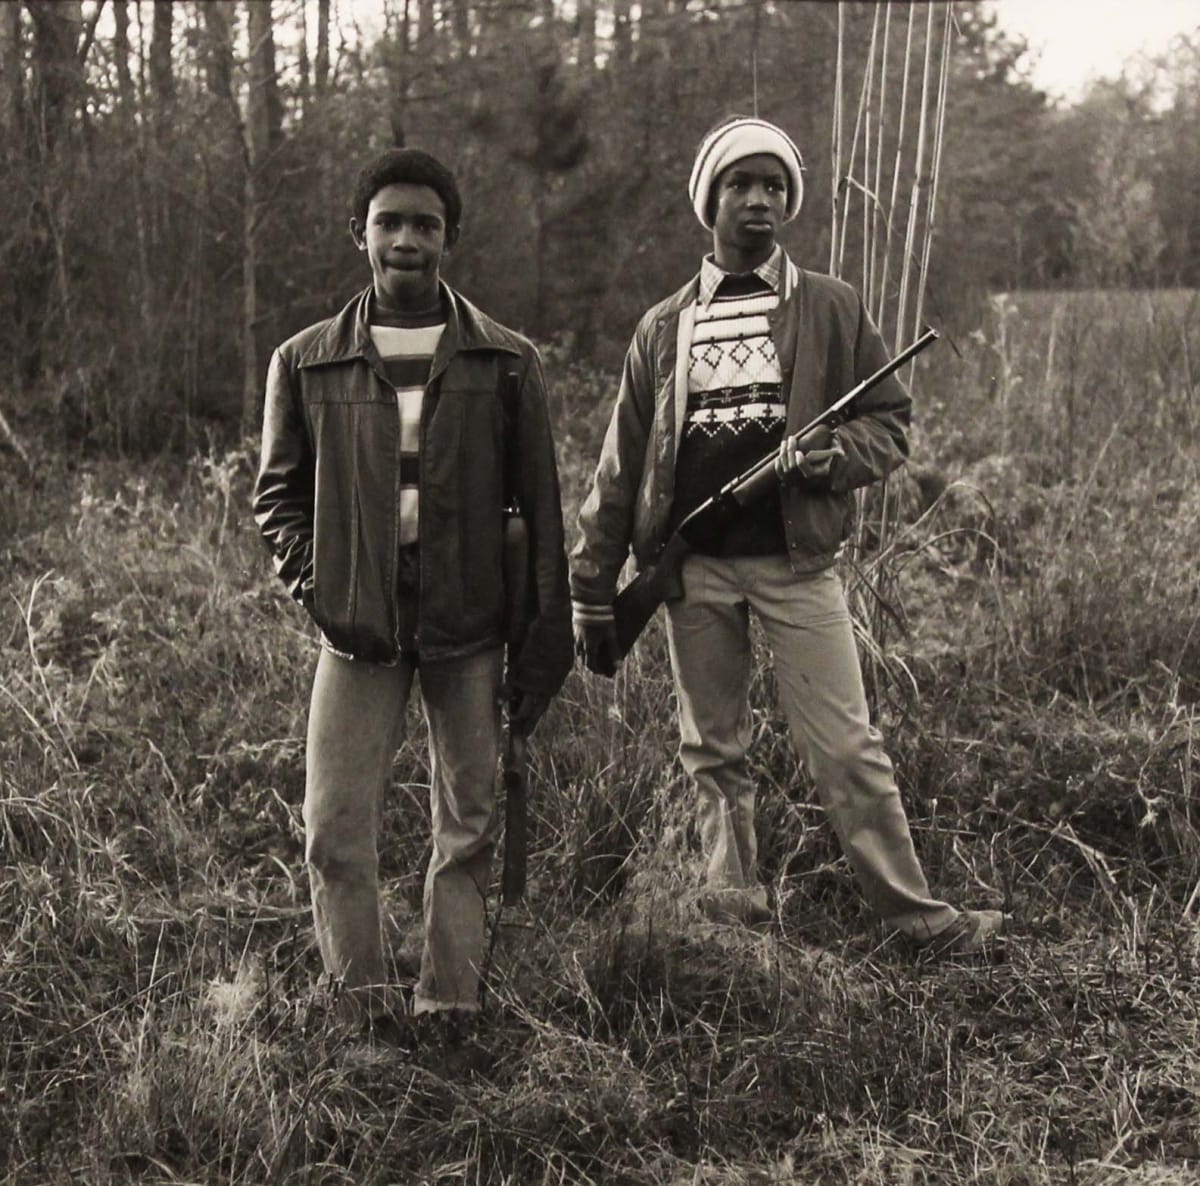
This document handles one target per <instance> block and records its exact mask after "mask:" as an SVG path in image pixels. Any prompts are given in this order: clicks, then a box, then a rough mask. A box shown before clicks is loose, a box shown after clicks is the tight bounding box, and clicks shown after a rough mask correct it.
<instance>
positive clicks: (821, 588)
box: [667, 555, 958, 939]
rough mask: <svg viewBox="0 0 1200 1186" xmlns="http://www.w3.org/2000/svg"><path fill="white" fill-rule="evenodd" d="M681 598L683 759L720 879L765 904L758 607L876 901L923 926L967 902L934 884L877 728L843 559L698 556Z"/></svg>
mask: <svg viewBox="0 0 1200 1186" xmlns="http://www.w3.org/2000/svg"><path fill="white" fill-rule="evenodd" d="M683 583H684V597H683V598H682V600H679V601H675V602H671V603H669V604H668V607H667V609H668V617H667V625H668V638H669V642H670V650H671V664H672V667H673V669H674V673H675V683H676V687H677V689H678V692H679V709H680V714H679V715H680V733H681V738H682V740H681V745H680V751H679V752H680V758H681V759H682V761H683V765H684V768H685V769H686V770H687V772H688V774H689V775H691V777H692V778H693V779H694V781H695V783H696V787H697V790H698V792H699V798H700V833H701V838H702V843H703V848H704V854H705V857H706V859H707V863H708V869H707V876H708V884H709V887H710V889H712V890H718V891H720V890H725V891H730V894H731V895H732V896H734V897H736V896H737V892H738V891H741V892H742V894H743V895H744V896H747V897H748V898H749V899H750V900H751V901H752V902H755V903H760V904H761V905H765V891H764V890H763V889H762V887H761V886H760V885H759V882H758V875H757V859H756V858H757V853H756V850H757V844H756V839H755V832H754V785H753V783H752V781H751V779H750V776H749V773H748V769H747V763H746V750H747V747H748V746H749V743H750V708H749V688H750V676H751V649H750V632H749V623H750V610H751V609H753V610H754V613H755V615H756V616H757V617H758V619H759V621H760V622H761V624H762V627H763V631H764V633H765V635H766V639H767V644H768V646H769V648H770V651H771V656H772V659H773V661H774V666H775V678H776V683H777V685H778V689H779V700H780V707H781V709H782V710H783V714H784V716H785V717H786V719H787V722H788V728H789V730H790V732H791V735H792V740H793V744H794V745H795V747H796V750H797V752H798V753H799V755H800V757H801V759H802V760H803V761H804V762H805V763H806V765H807V766H808V770H809V772H810V774H811V775H812V778H813V781H814V782H815V784H816V788H817V792H818V794H819V796H820V799H821V802H822V804H823V806H824V808H825V810H826V812H827V813H828V815H829V818H830V821H831V822H832V824H833V827H834V829H835V831H836V832H837V835H838V838H839V840H840V841H841V844H842V848H843V850H844V851H845V853H846V856H847V858H848V859H849V861H850V865H851V867H852V868H853V870H854V872H855V875H856V876H857V878H858V882H859V885H860V886H861V887H862V891H863V894H864V895H865V897H866V899H867V901H868V903H869V904H870V905H871V907H872V908H873V909H874V910H875V911H876V913H877V914H878V915H879V916H880V917H881V918H882V919H883V920H884V922H885V923H886V924H887V925H888V926H890V927H892V928H894V929H895V930H898V931H902V932H904V933H905V934H908V935H911V936H913V937H914V938H918V939H927V938H931V937H932V936H934V935H937V934H940V933H941V932H942V931H943V930H945V928H946V927H948V926H950V925H951V924H952V923H953V922H954V921H955V918H956V917H957V914H958V912H957V911H956V910H955V909H954V908H953V907H952V906H949V905H947V904H946V903H945V902H941V901H938V900H937V899H935V898H933V897H931V895H930V892H929V887H928V885H927V884H926V882H925V874H924V873H923V872H922V870H921V864H920V862H919V860H918V859H917V854H916V852H915V850H914V849H913V843H912V837H911V835H910V834H909V830H908V821H907V818H906V816H905V813H904V805H903V804H902V803H901V801H900V793H899V791H898V790H897V788H896V782H895V778H894V776H893V772H892V764H891V762H890V761H889V759H888V757H887V754H885V753H884V751H883V746H882V743H881V738H880V735H879V732H878V731H877V730H876V729H875V728H873V727H872V725H871V723H870V720H869V716H868V710H867V701H866V696H865V694H864V691H863V683H862V671H861V668H860V666H859V661H858V652H857V650H856V647H855V642H854V630H853V626H852V623H851V620H850V614H849V611H848V610H847V608H846V601H845V596H844V594H843V591H842V585H841V581H840V579H839V578H838V576H837V573H836V572H835V571H834V570H833V569H827V570H825V571H824V572H821V573H818V574H816V575H815V576H812V577H806V578H803V579H801V578H798V577H797V576H796V575H795V574H794V573H793V572H792V570H791V567H790V565H789V564H788V561H787V558H786V556H747V557H733V558H720V559H719V558H715V557H710V556H698V555H693V556H690V557H688V559H687V560H686V562H685V563H684V568H683Z"/></svg>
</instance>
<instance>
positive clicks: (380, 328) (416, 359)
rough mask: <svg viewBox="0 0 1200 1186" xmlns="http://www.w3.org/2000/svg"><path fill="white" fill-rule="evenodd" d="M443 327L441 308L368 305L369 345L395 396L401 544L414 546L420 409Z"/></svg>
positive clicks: (416, 522) (443, 317)
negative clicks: (402, 310)
mask: <svg viewBox="0 0 1200 1186" xmlns="http://www.w3.org/2000/svg"><path fill="white" fill-rule="evenodd" d="M445 328H446V314H445V311H444V310H443V309H442V308H441V306H440V305H437V306H435V307H434V308H433V309H431V310H429V311H428V312H426V313H417V314H409V313H400V312H398V311H396V310H393V309H384V308H381V307H380V305H379V303H378V301H372V302H371V341H372V342H374V343H375V349H376V350H377V351H378V352H379V360H380V362H381V363H382V364H383V373H384V375H385V376H386V378H387V381H388V382H389V383H390V384H391V385H392V387H394V388H395V391H396V410H397V413H398V415H399V416H400V507H399V512H400V545H401V546H402V547H404V546H407V545H409V544H415V543H416V542H417V536H418V525H419V519H420V506H419V499H418V485H417V482H418V477H419V475H420V466H421V452H420V450H421V407H422V404H423V403H424V400H425V384H426V383H427V382H428V381H429V370H430V367H431V365H432V363H433V354H434V351H435V350H436V349H437V344H438V342H439V341H440V340H441V337H442V332H443V331H444V330H445Z"/></svg>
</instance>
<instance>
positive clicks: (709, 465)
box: [670, 272, 787, 556]
mask: <svg viewBox="0 0 1200 1186" xmlns="http://www.w3.org/2000/svg"><path fill="white" fill-rule="evenodd" d="M778 303H779V294H778V292H777V291H776V290H775V289H774V288H773V287H772V286H771V285H770V284H769V283H768V282H767V281H766V280H765V279H763V277H762V276H761V275H759V274H758V273H755V272H751V273H749V274H745V275H734V274H730V275H727V276H725V277H724V278H723V279H721V280H720V283H719V284H718V285H717V287H716V292H715V295H714V296H713V297H712V299H711V300H710V301H708V302H707V303H705V302H704V301H703V300H699V301H698V302H697V306H696V325H695V329H694V330H693V332H692V343H691V351H690V354H689V357H688V402H687V415H686V418H685V420H684V425H683V434H682V436H681V438H680V442H679V453H678V455H677V456H676V460H675V497H674V499H673V501H672V507H671V519H670V529H671V530H674V529H675V527H676V526H677V525H678V524H679V522H680V521H681V520H682V519H683V518H684V517H685V516H686V515H687V514H688V513H689V512H691V511H692V510H694V509H695V508H696V507H697V506H699V505H700V504H701V503H702V502H703V501H704V500H705V499H706V498H708V497H710V496H711V495H713V494H716V492H717V491H718V490H720V489H721V487H722V486H724V485H725V483H726V482H728V481H730V480H731V479H733V478H735V477H737V475H738V474H740V473H742V472H743V471H744V470H746V469H749V468H750V466H752V465H753V464H754V463H755V462H756V461H758V460H759V459H760V458H762V457H763V456H765V455H766V454H767V453H768V452H770V450H771V449H773V448H777V447H778V445H779V444H780V442H781V441H782V440H783V429H784V420H785V417H786V413H787V409H786V407H785V405H784V402H783V387H782V376H781V373H780V368H779V359H778V357H777V356H776V353H775V343H774V341H773V339H772V337H771V329H770V326H769V325H768V323H767V314H768V313H769V312H770V311H771V310H772V309H773V308H775V306H776V305H777V304H778ZM786 551H787V543H786V539H785V537H784V532H783V510H782V506H781V503H780V498H779V492H778V490H772V492H771V493H770V494H769V495H768V496H766V497H765V498H763V499H761V500H760V501H759V502H757V503H755V504H754V505H753V506H751V507H747V508H746V509H745V510H744V511H743V512H742V514H741V516H740V517H739V518H738V519H737V520H735V522H734V523H733V524H732V525H731V527H730V528H729V530H728V531H727V532H726V533H725V536H724V539H723V540H722V543H721V545H720V547H719V550H718V551H717V553H716V554H717V555H721V556H763V555H769V554H772V553H776V552H780V553H782V552H786Z"/></svg>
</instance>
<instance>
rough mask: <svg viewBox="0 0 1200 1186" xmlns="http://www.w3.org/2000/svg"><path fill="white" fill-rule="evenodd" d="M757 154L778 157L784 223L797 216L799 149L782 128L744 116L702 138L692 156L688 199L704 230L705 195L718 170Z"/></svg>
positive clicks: (800, 168)
mask: <svg viewBox="0 0 1200 1186" xmlns="http://www.w3.org/2000/svg"><path fill="white" fill-rule="evenodd" d="M760 153H767V154H769V155H770V156H774V157H778V158H779V159H780V161H782V162H783V167H784V169H785V170H786V172H787V175H788V196H787V209H786V210H785V211H784V219H783V220H784V222H791V220H792V219H793V218H795V217H796V215H797V214H799V212H800V203H801V202H802V201H803V200H804V162H803V160H802V159H801V157H800V150H799V149H798V148H797V147H796V145H795V142H794V141H793V140H792V138H791V137H790V136H789V135H788V134H787V133H786V132H785V131H784V130H783V129H782V128H779V127H776V126H775V124H773V123H768V122H767V120H765V119H752V118H750V117H745V118H743V119H735V120H731V121H730V122H729V123H727V124H722V125H721V126H720V127H719V128H714V129H713V131H711V132H710V133H709V134H708V135H707V136H705V138H704V141H703V143H702V144H701V145H700V151H699V152H697V153H696V161H695V163H694V164H693V165H692V175H691V177H690V178H689V179H688V197H690V198H691V200H692V209H693V210H695V212H696V217H697V218H698V219H699V220H700V222H701V223H702V224H703V226H704V227H705V228H706V229H707V230H712V220H711V219H710V218H709V217H708V198H709V192H710V190H711V189H712V185H713V182H714V181H715V180H716V179H717V177H719V176H720V174H721V170H722V169H724V168H726V167H727V166H729V165H732V164H733V162H734V161H740V160H742V159H743V158H745V157H748V156H758V155H759V154H760Z"/></svg>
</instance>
